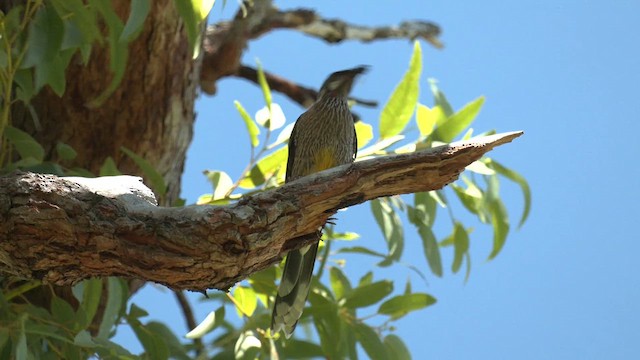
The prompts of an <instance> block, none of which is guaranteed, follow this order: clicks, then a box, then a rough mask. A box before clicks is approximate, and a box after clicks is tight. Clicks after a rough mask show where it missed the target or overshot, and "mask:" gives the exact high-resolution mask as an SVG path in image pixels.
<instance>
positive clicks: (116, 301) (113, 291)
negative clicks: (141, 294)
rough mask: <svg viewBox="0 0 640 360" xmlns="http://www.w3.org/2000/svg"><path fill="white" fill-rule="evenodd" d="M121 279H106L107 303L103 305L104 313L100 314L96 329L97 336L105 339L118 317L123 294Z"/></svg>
mask: <svg viewBox="0 0 640 360" xmlns="http://www.w3.org/2000/svg"><path fill="white" fill-rule="evenodd" d="M121 281H122V280H120V279H118V278H116V277H109V278H108V279H107V303H106V306H105V310H104V314H103V316H102V323H100V329H99V331H98V338H100V339H104V340H107V339H108V338H109V336H110V333H111V329H112V328H113V326H114V325H115V323H116V320H118V318H119V317H120V310H121V309H122V305H123V295H124V291H125V289H123V287H124V286H123V284H122V282H121Z"/></svg>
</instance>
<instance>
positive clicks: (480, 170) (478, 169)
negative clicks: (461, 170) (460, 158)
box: [465, 160, 496, 175]
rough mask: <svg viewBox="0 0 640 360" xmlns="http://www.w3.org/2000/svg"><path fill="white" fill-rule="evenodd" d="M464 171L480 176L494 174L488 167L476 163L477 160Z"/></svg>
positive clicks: (479, 162)
mask: <svg viewBox="0 0 640 360" xmlns="http://www.w3.org/2000/svg"><path fill="white" fill-rule="evenodd" d="M465 169H466V170H469V171H471V172H474V173H476V174H480V175H494V174H495V173H496V172H495V171H494V170H493V169H491V168H490V167H488V166H487V165H486V164H485V163H484V162H482V161H478V160H476V161H474V162H472V163H471V164H469V165H467V167H466V168H465Z"/></svg>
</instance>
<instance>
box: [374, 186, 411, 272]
mask: <svg viewBox="0 0 640 360" xmlns="http://www.w3.org/2000/svg"><path fill="white" fill-rule="evenodd" d="M370 203H371V211H372V212H373V216H374V217H375V219H376V222H377V223H378V226H379V227H380V230H382V233H383V235H384V239H385V241H386V242H387V248H388V250H389V253H388V256H387V259H385V260H384V261H382V262H381V263H379V264H378V265H379V266H389V265H390V264H391V263H392V262H394V261H398V260H400V257H401V256H402V251H403V249H404V233H403V230H402V221H400V217H398V215H397V214H396V212H395V211H394V210H393V208H392V207H391V205H389V203H388V200H386V199H382V198H381V199H375V200H372V201H370Z"/></svg>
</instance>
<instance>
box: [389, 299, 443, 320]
mask: <svg viewBox="0 0 640 360" xmlns="http://www.w3.org/2000/svg"><path fill="white" fill-rule="evenodd" d="M435 303H436V299H435V298H434V297H433V296H431V295H429V294H424V293H414V294H405V295H398V296H394V297H392V298H391V299H389V300H387V301H385V302H384V303H382V305H380V308H378V313H379V314H384V315H389V316H391V317H392V318H394V319H397V318H400V317H402V316H404V315H406V314H408V313H409V312H411V311H416V310H420V309H423V308H425V307H427V306H430V305H433V304H435Z"/></svg>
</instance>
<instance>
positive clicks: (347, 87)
mask: <svg viewBox="0 0 640 360" xmlns="http://www.w3.org/2000/svg"><path fill="white" fill-rule="evenodd" d="M366 70H367V68H366V67H364V66H359V67H356V68H353V69H349V70H343V71H338V72H335V73H333V74H331V75H329V77H328V78H327V80H325V82H324V83H323V84H322V87H321V88H320V92H319V93H318V99H317V100H316V102H315V103H314V104H313V105H312V106H311V107H310V108H309V109H308V110H307V111H306V112H304V113H303V114H302V115H300V117H299V118H298V120H297V121H296V124H295V125H294V127H293V131H292V132H291V137H290V138H289V159H288V160H287V173H286V179H285V182H289V181H293V180H295V179H298V178H301V177H303V176H307V175H310V174H313V173H316V172H319V171H322V170H326V169H329V168H332V167H335V166H339V165H342V164H348V163H350V162H353V160H354V159H355V157H356V151H357V148H358V145H357V140H356V130H355V127H354V121H353V115H352V114H351V111H350V110H349V105H348V103H347V97H348V96H349V92H350V91H351V86H352V85H353V82H354V80H355V78H356V76H358V75H359V74H362V73H364V72H365V71H366ZM318 234H319V235H320V232H318ZM318 241H320V237H318ZM317 250H318V242H316V243H313V244H311V245H308V246H305V247H303V248H301V249H298V250H293V251H291V252H289V254H288V255H287V260H286V262H285V264H284V272H283V273H282V280H281V281H280V287H279V288H278V294H277V296H276V301H275V304H274V306H273V315H272V318H271V331H272V333H273V334H275V333H277V332H278V331H280V330H283V331H284V333H285V335H286V336H287V338H289V337H290V336H291V334H292V333H293V330H294V329H295V327H296V324H297V323H298V320H299V319H300V316H302V310H303V309H304V305H305V302H306V301H307V296H308V295H309V289H310V287H311V276H312V275H313V265H314V263H315V261H316V252H317Z"/></svg>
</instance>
